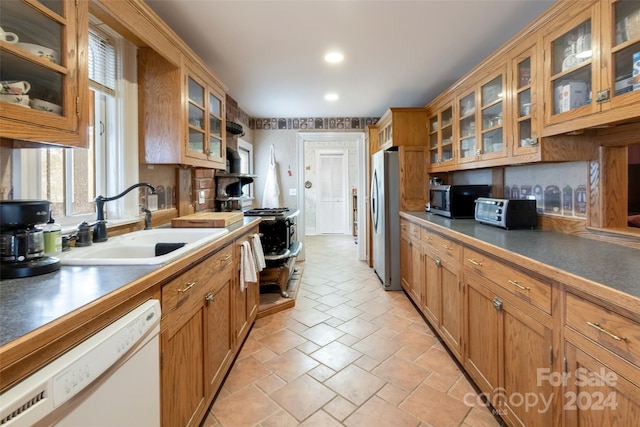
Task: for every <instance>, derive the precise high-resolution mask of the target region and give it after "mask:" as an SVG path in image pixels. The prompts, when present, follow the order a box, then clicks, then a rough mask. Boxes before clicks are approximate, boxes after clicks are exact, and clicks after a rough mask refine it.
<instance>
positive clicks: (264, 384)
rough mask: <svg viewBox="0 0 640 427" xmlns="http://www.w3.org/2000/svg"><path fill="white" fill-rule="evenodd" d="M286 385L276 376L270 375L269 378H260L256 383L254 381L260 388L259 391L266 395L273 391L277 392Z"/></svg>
mask: <svg viewBox="0 0 640 427" xmlns="http://www.w3.org/2000/svg"><path fill="white" fill-rule="evenodd" d="M286 384H287V382H286V381H284V380H283V379H282V378H280V377H279V376H277V375H276V374H271V375H269V376H266V377H263V378H260V379H259V380H258V381H256V385H257V386H258V387H260V389H261V390H262V391H264V392H265V393H267V394H271V393H273V392H274V391H276V390H278V389H279V388H282V387H283V386H285V385H286Z"/></svg>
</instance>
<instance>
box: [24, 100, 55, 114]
mask: <svg viewBox="0 0 640 427" xmlns="http://www.w3.org/2000/svg"><path fill="white" fill-rule="evenodd" d="M31 108H33V109H34V110H40V111H46V112H47V113H54V114H60V115H61V114H62V106H61V105H58V104H54V103H53V102H48V101H43V100H42V99H32V100H31Z"/></svg>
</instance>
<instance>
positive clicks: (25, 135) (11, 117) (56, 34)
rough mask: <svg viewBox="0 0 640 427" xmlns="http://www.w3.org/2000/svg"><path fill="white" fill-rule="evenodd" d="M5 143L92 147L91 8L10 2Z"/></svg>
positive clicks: (1, 50) (5, 17)
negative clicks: (89, 61)
mask: <svg viewBox="0 0 640 427" xmlns="http://www.w3.org/2000/svg"><path fill="white" fill-rule="evenodd" d="M0 26H1V27H2V32H3V34H2V35H1V36H0V63H1V64H2V66H1V67H0V81H2V83H1V87H0V91H1V94H0V137H2V138H8V139H17V140H24V141H32V142H42V143H55V144H58V145H66V146H70V147H86V146H87V142H88V138H87V135H88V132H87V126H88V111H89V108H88V106H89V84H88V77H87V73H88V71H87V70H88V67H87V60H88V56H90V52H89V51H88V36H87V34H88V2H85V1H80V2H77V1H71V0H69V1H66V0H58V1H56V0H48V1H40V2H38V1H35V0H31V1H26V0H25V1H4V2H2V13H0Z"/></svg>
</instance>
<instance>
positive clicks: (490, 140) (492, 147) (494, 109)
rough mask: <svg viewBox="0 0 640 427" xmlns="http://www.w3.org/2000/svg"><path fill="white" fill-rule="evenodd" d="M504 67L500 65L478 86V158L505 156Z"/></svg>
mask: <svg viewBox="0 0 640 427" xmlns="http://www.w3.org/2000/svg"><path fill="white" fill-rule="evenodd" d="M505 77H506V67H505V66H502V67H500V68H499V71H498V72H497V73H496V74H494V76H493V77H491V78H490V79H489V80H488V81H487V82H486V83H483V84H482V85H481V86H480V90H479V94H480V123H481V127H480V141H479V143H478V144H477V146H478V147H479V150H480V159H481V160H488V159H494V158H499V157H504V156H506V153H507V150H506V144H505V123H504V120H503V118H504V117H506V115H507V114H506V113H507V111H506V105H505V102H504V99H505V98H504V92H505V89H506V82H505Z"/></svg>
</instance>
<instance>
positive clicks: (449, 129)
mask: <svg viewBox="0 0 640 427" xmlns="http://www.w3.org/2000/svg"><path fill="white" fill-rule="evenodd" d="M428 126H429V169H430V170H433V171H436V170H438V168H439V167H446V166H450V165H451V164H453V163H454V162H455V159H454V149H453V147H454V141H453V137H454V131H453V128H454V122H453V103H451V102H449V103H448V104H447V105H445V106H444V107H442V108H440V109H438V111H437V112H436V113H435V114H434V115H433V116H431V117H430V118H429V124H428Z"/></svg>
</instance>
